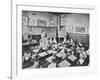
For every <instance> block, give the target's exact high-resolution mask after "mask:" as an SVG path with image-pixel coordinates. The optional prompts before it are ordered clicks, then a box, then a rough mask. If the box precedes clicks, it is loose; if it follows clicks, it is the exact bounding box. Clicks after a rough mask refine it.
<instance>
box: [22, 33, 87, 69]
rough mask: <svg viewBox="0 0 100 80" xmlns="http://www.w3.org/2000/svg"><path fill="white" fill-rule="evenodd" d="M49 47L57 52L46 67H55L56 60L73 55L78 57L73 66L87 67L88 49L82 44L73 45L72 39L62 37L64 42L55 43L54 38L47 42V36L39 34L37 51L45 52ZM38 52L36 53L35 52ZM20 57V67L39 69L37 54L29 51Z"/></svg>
mask: <svg viewBox="0 0 100 80" xmlns="http://www.w3.org/2000/svg"><path fill="white" fill-rule="evenodd" d="M50 46H52V49H53V50H57V53H56V54H53V55H52V57H51V58H50V60H48V62H49V61H50V62H49V63H51V64H50V65H48V67H57V63H56V61H57V60H56V59H59V58H61V59H65V58H66V57H68V56H70V55H75V56H76V57H79V58H78V60H76V63H75V64H78V65H83V63H84V65H89V48H87V47H86V48H85V47H84V45H83V44H82V43H80V42H79V43H75V42H74V41H73V39H70V40H67V39H66V37H64V40H63V41H62V42H60V43H57V40H56V38H54V39H53V40H52V39H51V38H50V39H49V40H48V38H47V34H46V33H45V32H43V33H42V34H41V39H40V41H39V46H38V47H37V50H40V49H42V50H43V51H45V50H47V49H48V48H49V47H50ZM37 52H38V51H37ZM23 53H24V54H23V56H22V67H23V68H27V67H30V66H33V68H40V67H41V66H40V65H39V60H38V59H37V55H38V54H32V53H31V51H25V52H23ZM58 62H59V61H58Z"/></svg>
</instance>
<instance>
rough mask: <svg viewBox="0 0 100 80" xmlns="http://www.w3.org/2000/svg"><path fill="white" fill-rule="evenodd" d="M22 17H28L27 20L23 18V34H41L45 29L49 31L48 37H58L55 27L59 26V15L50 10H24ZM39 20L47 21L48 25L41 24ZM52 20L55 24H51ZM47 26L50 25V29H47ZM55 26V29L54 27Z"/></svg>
mask: <svg viewBox="0 0 100 80" xmlns="http://www.w3.org/2000/svg"><path fill="white" fill-rule="evenodd" d="M22 17H23V18H24V19H26V21H24V20H23V21H24V22H23V23H24V24H22V26H23V31H22V32H23V35H24V34H25V33H27V34H29V33H31V34H33V35H40V34H41V33H42V32H43V31H45V32H47V34H48V35H47V36H48V37H56V29H55V27H57V15H55V14H52V13H48V12H35V11H22ZM39 20H42V22H43V21H45V22H46V25H45V24H43V23H41V24H39ZM51 21H52V22H53V25H51ZM32 26H33V27H32ZM34 26H35V27H34ZM45 27H48V29H49V31H48V29H47V28H46V29H45ZM49 27H51V28H49ZM53 27H54V30H53V29H52V28H53ZM50 34H52V35H50Z"/></svg>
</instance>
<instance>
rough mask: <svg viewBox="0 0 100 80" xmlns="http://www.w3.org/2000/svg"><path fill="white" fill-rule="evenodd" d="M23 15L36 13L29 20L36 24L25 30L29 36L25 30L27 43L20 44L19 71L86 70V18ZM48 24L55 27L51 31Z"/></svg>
mask: <svg viewBox="0 0 100 80" xmlns="http://www.w3.org/2000/svg"><path fill="white" fill-rule="evenodd" d="M25 12H27V14H26V15H25V16H31V15H32V14H33V13H35V15H33V16H32V17H30V19H32V18H34V21H37V24H36V25H35V26H34V25H29V26H27V27H28V28H29V27H31V33H30V31H29V32H28V31H27V30H25V31H26V32H28V40H25V39H23V40H22V69H29V68H31V69H34V68H60V67H74V66H76V67H79V66H89V64H90V52H89V49H90V48H89V36H90V34H89V32H87V31H89V30H87V29H89V27H90V26H88V28H87V26H86V25H89V19H90V18H89V14H84V13H67V12H66V13H63V12H42V11H27V10H26V11H25V10H24V11H22V15H23V14H24V13H25ZM58 14H59V15H58ZM51 16H53V17H51ZM51 20H52V21H53V23H55V25H56V26H52V27H51ZM30 21H31V20H30ZM22 22H23V19H22ZM29 23H31V22H29ZM22 26H24V25H23V24H22ZM25 27H26V26H25ZM59 29H60V30H59ZM25 31H24V30H23V32H24V33H25ZM23 32H22V33H23ZM22 36H24V35H23V34H22ZM30 36H31V37H30ZM25 41H26V42H25Z"/></svg>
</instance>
